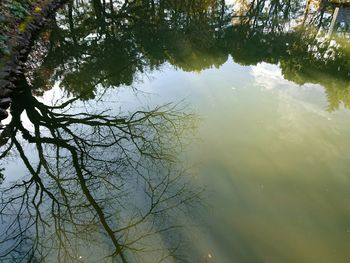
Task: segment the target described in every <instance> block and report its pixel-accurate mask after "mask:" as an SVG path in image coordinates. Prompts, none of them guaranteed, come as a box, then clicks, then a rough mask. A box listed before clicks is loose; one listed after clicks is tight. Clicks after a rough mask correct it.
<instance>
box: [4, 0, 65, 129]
mask: <svg viewBox="0 0 350 263" xmlns="http://www.w3.org/2000/svg"><path fill="white" fill-rule="evenodd" d="M68 1H69V0H51V1H49V2H48V3H46V4H44V6H42V7H41V8H37V9H35V10H33V12H32V13H31V14H30V15H29V16H28V17H27V18H25V19H24V20H23V21H22V23H21V25H20V27H21V28H20V29H19V30H18V32H17V35H16V36H14V37H13V42H14V43H15V44H14V45H13V46H12V47H11V54H10V55H9V59H7V61H6V62H5V63H4V66H3V67H2V68H1V69H0V123H1V121H2V120H4V119H6V118H7V117H8V109H9V108H10V106H11V102H12V97H13V96H14V95H15V94H16V93H18V92H20V90H19V89H18V88H17V86H18V84H19V83H20V79H21V77H23V73H24V65H25V62H26V61H27V58H28V55H29V53H30V51H31V49H32V47H33V44H34V42H35V39H36V38H37V36H38V35H39V33H40V31H41V30H42V28H43V27H44V26H45V25H46V24H47V22H48V21H49V19H50V18H51V17H52V16H53V15H55V13H56V12H57V10H58V9H59V8H61V7H62V6H63V5H64V4H65V3H67V2H68Z"/></svg>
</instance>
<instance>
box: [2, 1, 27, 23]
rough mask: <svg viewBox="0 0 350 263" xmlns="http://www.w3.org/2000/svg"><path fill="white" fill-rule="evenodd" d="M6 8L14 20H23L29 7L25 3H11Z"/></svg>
mask: <svg viewBox="0 0 350 263" xmlns="http://www.w3.org/2000/svg"><path fill="white" fill-rule="evenodd" d="M7 8H8V9H9V12H10V14H11V15H13V16H14V17H16V18H20V19H23V18H24V17H25V16H27V15H28V8H29V6H28V3H27V2H26V1H20V2H17V1H11V2H9V3H8V4H7Z"/></svg>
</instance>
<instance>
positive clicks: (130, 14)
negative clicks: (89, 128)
mask: <svg viewBox="0 0 350 263" xmlns="http://www.w3.org/2000/svg"><path fill="white" fill-rule="evenodd" d="M241 2H242V3H241V4H242V5H241V6H240V7H241V9H240V8H239V6H238V7H237V6H236V7H235V8H236V9H234V10H230V9H228V8H227V6H225V3H224V1H219V0H211V1H199V0H193V1H161V0H159V1H133V2H131V1H130V2H127V1H126V2H125V3H124V2H123V4H121V5H120V6H119V7H118V8H117V7H116V5H115V4H114V5H111V4H108V3H106V4H101V2H100V1H97V0H95V1H93V4H89V3H85V4H78V5H68V6H67V8H66V10H65V11H64V12H63V16H62V17H61V18H60V19H59V20H57V21H55V22H54V23H53V24H52V26H51V29H50V30H51V31H50V35H49V38H48V37H47V34H46V35H44V36H45V37H44V39H45V40H46V41H45V40H42V41H40V42H39V43H41V44H42V43H45V46H46V49H47V56H46V57H45V58H44V60H43V63H42V65H41V66H40V67H39V68H37V69H36V70H35V71H34V75H33V77H32V81H33V84H34V86H35V87H37V92H39V91H40V90H45V89H49V88H50V87H52V85H53V83H55V81H57V80H61V81H62V82H61V86H62V87H64V89H65V90H66V91H67V92H69V93H72V94H74V95H79V96H80V97H82V98H85V99H87V98H93V97H94V96H95V89H96V87H98V86H99V87H101V86H102V87H105V88H108V87H118V86H120V85H128V86H130V85H133V83H134V82H135V81H137V79H138V76H139V73H144V72H148V71H151V70H153V69H158V68H160V67H161V66H162V65H164V64H165V63H170V64H171V65H173V66H175V67H178V68H180V69H182V70H184V71H201V70H204V69H207V68H210V67H219V66H221V65H222V64H223V63H225V62H226V61H227V59H228V56H229V55H231V56H232V57H233V58H234V60H235V62H237V63H239V64H242V65H256V64H257V63H260V62H267V63H273V64H279V65H280V66H281V68H282V72H283V76H284V77H285V78H286V79H288V80H291V81H293V82H296V83H298V84H304V83H308V82H311V83H319V84H321V85H323V86H324V87H325V89H326V92H327V94H328V99H329V105H330V106H329V109H330V110H335V109H337V108H338V107H339V104H340V103H341V102H343V103H344V104H345V105H346V106H348V105H349V104H350V102H349V96H348V95H347V94H348V90H349V76H348V72H350V69H349V67H350V65H349V62H348V61H349V60H350V59H349V57H350V54H349V45H348V42H346V41H343V42H342V41H338V44H336V45H335V44H334V43H333V42H332V41H330V40H327V39H323V40H322V39H320V38H319V37H316V36H317V32H319V31H320V28H324V31H326V28H327V26H328V24H329V20H330V18H326V16H325V12H326V11H327V12H328V9H329V8H330V7H329V6H328V5H320V10H318V11H317V12H314V13H310V14H308V19H307V20H306V21H302V20H303V17H304V10H305V7H304V6H303V5H302V4H301V2H300V1H270V2H271V3H270V5H268V4H267V3H268V2H267V1H264V0H255V1H241ZM233 16H234V17H235V18H234V21H235V22H234V23H233V24H230V21H231V17H233ZM237 19H238V20H237ZM293 21H294V22H293ZM298 21H299V23H300V24H301V23H302V22H303V23H304V25H305V26H306V28H308V29H307V30H305V28H301V27H293V30H291V29H292V26H293V23H295V22H298ZM48 39H49V40H50V41H47V40H48ZM320 76H321V77H320ZM322 76H329V77H328V78H325V77H322Z"/></svg>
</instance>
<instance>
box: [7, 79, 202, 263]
mask: <svg viewBox="0 0 350 263" xmlns="http://www.w3.org/2000/svg"><path fill="white" fill-rule="evenodd" d="M23 83H24V84H25V81H23ZM23 90H24V92H23V93H22V94H20V95H18V97H17V98H15V100H14V103H13V108H12V120H11V122H10V124H9V125H7V126H6V128H5V129H4V131H3V132H2V134H1V140H2V142H3V144H4V145H3V147H2V148H1V150H2V152H1V156H0V158H1V159H2V160H3V161H4V160H6V158H13V157H12V156H13V155H14V154H16V158H18V159H21V160H22V161H23V163H24V164H25V166H26V168H27V171H28V175H27V176H25V177H24V178H23V179H21V181H18V182H16V183H15V184H13V185H12V186H8V187H4V188H3V189H2V198H1V208H0V214H1V218H2V220H3V223H2V224H1V227H0V229H1V230H2V233H1V235H0V236H1V241H0V244H1V248H2V251H0V258H1V261H2V262H24V261H26V262H27V261H28V262H36V261H45V260H48V261H50V260H51V261H57V262H79V261H82V259H81V258H80V257H81V254H79V253H80V252H79V251H82V250H83V251H84V250H88V251H89V250H92V251H91V253H86V255H83V258H85V256H89V257H91V259H90V260H97V261H98V262H101V261H99V260H102V258H104V259H107V258H111V259H113V260H116V262H138V261H142V260H141V259H142V258H143V259H144V258H145V257H146V258H147V256H148V257H150V258H151V260H152V262H153V261H154V262H156V261H157V260H159V262H161V261H166V260H167V259H169V258H177V259H179V260H180V259H183V257H184V254H183V253H182V251H181V242H179V240H178V239H177V238H175V236H176V228H178V227H181V226H182V224H183V222H181V220H177V219H179V217H180V216H181V214H183V213H184V211H185V210H186V206H187V205H190V204H191V203H192V201H194V199H196V198H197V197H198V192H194V191H193V190H191V189H190V188H189V187H187V185H188V182H187V181H186V179H185V176H184V175H185V174H186V171H185V170H184V168H183V167H181V165H179V164H178V163H177V162H176V159H177V157H176V156H177V154H178V153H179V152H178V150H177V149H178V148H179V147H180V146H181V145H182V141H181V137H182V136H183V134H184V133H185V132H187V131H188V130H189V129H192V128H193V125H194V117H193V116H192V115H190V114H186V113H183V112H181V111H179V110H178V109H176V108H175V107H172V106H171V105H165V106H163V107H158V108H155V109H153V110H147V111H136V112H134V113H132V114H130V115H126V116H113V115H111V114H110V113H108V112H107V111H103V112H99V113H86V112H76V111H74V109H75V106H74V105H75V103H76V102H77V98H74V99H70V100H68V101H66V102H64V103H62V104H60V105H56V106H48V105H45V104H43V103H41V102H39V101H38V100H37V99H36V98H35V97H33V96H32V95H31V94H30V89H29V87H28V86H27V87H24V88H23ZM23 114H26V115H27V117H28V119H29V121H30V123H31V126H32V127H24V125H23V123H22V121H21V116H23ZM28 147H30V149H31V150H30V151H28V149H27V148H28ZM29 153H30V154H29ZM174 215H176V217H173V216H174ZM170 233H171V235H172V238H168V237H167V234H170ZM154 238H160V239H161V240H162V242H160V243H163V245H162V246H160V247H157V245H156V243H159V242H155V241H154V240H153V239H154ZM82 262H83V261H82ZM84 262H85V261H84ZM89 262H90V261H89ZM142 262H143V261H142Z"/></svg>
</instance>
